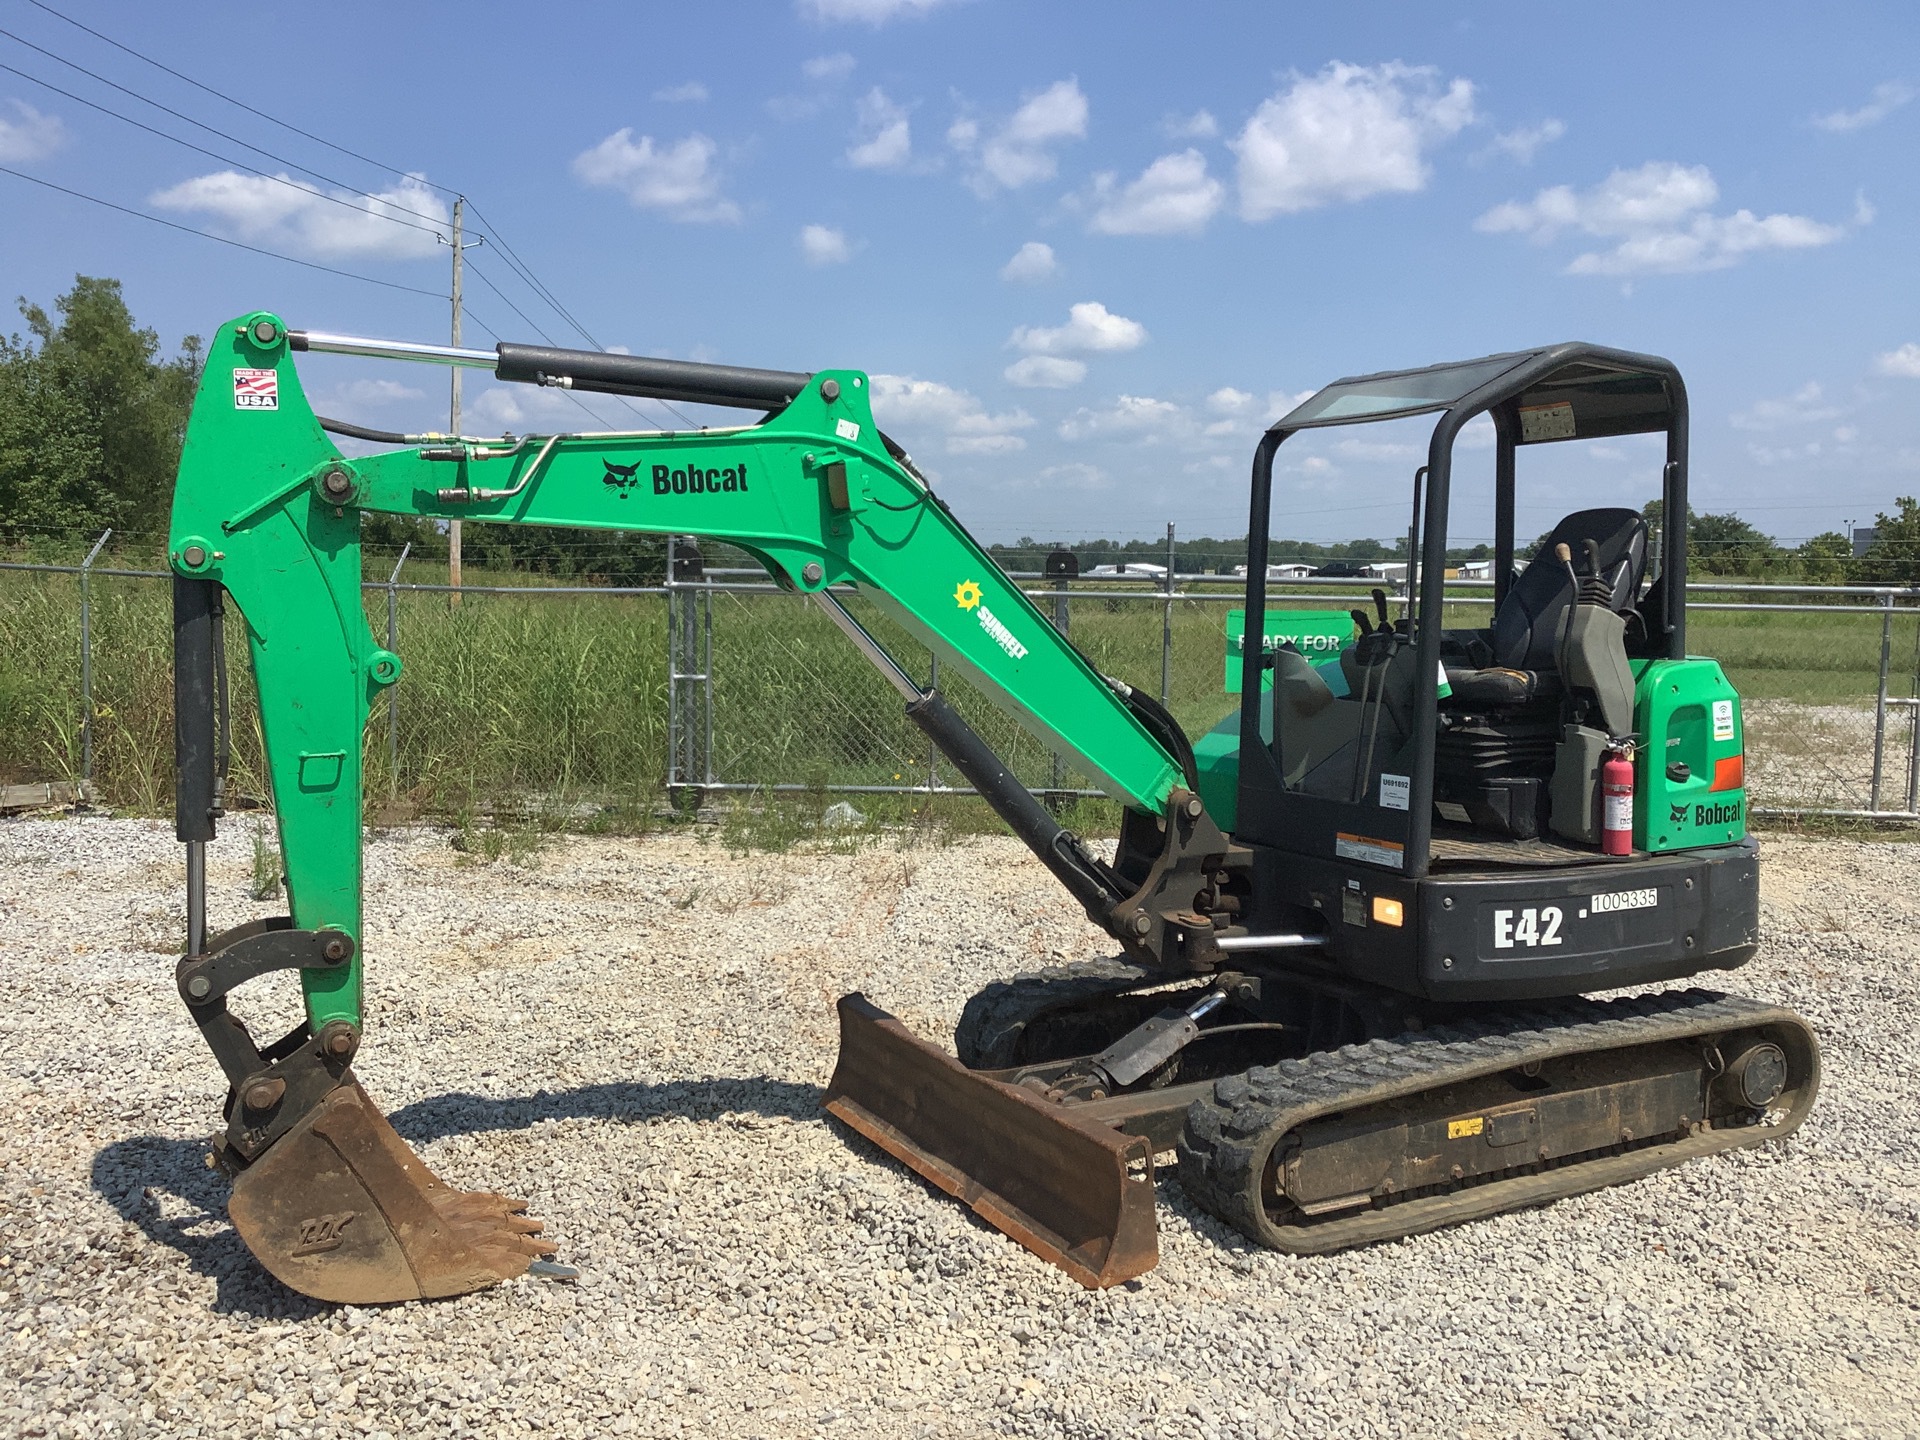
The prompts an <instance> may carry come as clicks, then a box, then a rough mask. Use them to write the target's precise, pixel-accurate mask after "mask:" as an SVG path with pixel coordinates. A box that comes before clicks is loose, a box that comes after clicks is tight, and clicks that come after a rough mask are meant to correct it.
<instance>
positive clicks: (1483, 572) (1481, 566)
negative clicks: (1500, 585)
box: [1460, 560, 1493, 580]
mask: <svg viewBox="0 0 1920 1440" xmlns="http://www.w3.org/2000/svg"><path fill="white" fill-rule="evenodd" d="M1460 578H1461V579H1462V580H1491V579H1492V578H1493V562H1492V561H1491V560H1462V561H1461V562H1460Z"/></svg>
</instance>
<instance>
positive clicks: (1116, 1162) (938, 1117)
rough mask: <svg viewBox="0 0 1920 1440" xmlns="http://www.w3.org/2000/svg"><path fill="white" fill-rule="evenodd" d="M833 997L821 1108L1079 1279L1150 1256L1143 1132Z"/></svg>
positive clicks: (1100, 1276) (1115, 1276)
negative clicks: (970, 1064) (1104, 1120)
mask: <svg viewBox="0 0 1920 1440" xmlns="http://www.w3.org/2000/svg"><path fill="white" fill-rule="evenodd" d="M839 1008H840V1059H839V1063H838V1064H837V1065H836V1066H835V1068H834V1072H833V1080H832V1082H831V1083H830V1084H829V1085H828V1087H827V1110H828V1111H829V1112H830V1113H831V1114H833V1115H835V1116H837V1117H838V1118H840V1119H841V1120H844V1121H845V1122H846V1123H847V1124H849V1125H851V1126H852V1127H853V1128H854V1129H856V1130H858V1131H859V1132H860V1133H861V1134H862V1135H865V1136H866V1137H867V1138H868V1139H869V1140H871V1141H873V1142H874V1143H875V1144H876V1145H878V1146H879V1147H880V1148H881V1149H883V1150H885V1151H886V1152H887V1153H888V1154H890V1155H892V1156H893V1157H894V1158H895V1159H897V1160H900V1161H902V1162H903V1163H905V1164H906V1165H908V1166H909V1167H910V1168H912V1169H913V1170H915V1171H916V1172H918V1173H919V1174H920V1175H922V1176H923V1177H925V1178H926V1179H928V1180H931V1181H932V1182H933V1183H934V1184H935V1185H938V1186H939V1187H940V1188H941V1189H942V1190H944V1191H946V1192H947V1193H948V1194H949V1195H953V1196H955V1197H957V1198H958V1199H960V1200H963V1201H965V1202H966V1203H967V1204H968V1205H969V1206H971V1207H972V1208H973V1210H974V1212H975V1213H976V1214H978V1215H979V1216H980V1217H981V1218H982V1219H983V1220H985V1221H986V1222H987V1223H988V1224H990V1225H992V1226H993V1227H994V1228H995V1229H997V1230H999V1231H1001V1232H1002V1233H1004V1234H1006V1235H1009V1236H1011V1237H1012V1238H1013V1239H1015V1240H1018V1241H1019V1242H1020V1243H1021V1244H1022V1245H1024V1246H1026V1247H1027V1249H1029V1250H1031V1251H1033V1253H1034V1254H1036V1255H1038V1256H1040V1257H1041V1258H1042V1259H1045V1260H1051V1261H1052V1262H1053V1263H1054V1264H1055V1265H1058V1266H1059V1267H1060V1268H1061V1269H1062V1270H1064V1271H1066V1272H1067V1273H1068V1274H1069V1275H1071V1276H1072V1277H1073V1278H1074V1279H1076V1280H1078V1281H1079V1282H1080V1283H1081V1284H1082V1285H1085V1286H1087V1287H1088V1288H1089V1289H1099V1288H1103V1287H1105V1286H1108V1285H1118V1284H1120V1283H1121V1282H1122V1281H1125V1280H1131V1279H1133V1278H1134V1277H1135V1276H1136V1275H1143V1274H1145V1273H1146V1272H1147V1271H1149V1270H1151V1269H1152V1268H1153V1267H1154V1266H1155V1264H1157V1263H1158V1262H1159V1258H1160V1254H1159V1235H1158V1231H1157V1227H1156V1223H1155V1217H1154V1198H1153V1155H1152V1149H1151V1147H1150V1145H1149V1144H1148V1142H1147V1141H1146V1140H1145V1139H1143V1138H1141V1137H1139V1136H1135V1135H1125V1134H1122V1133H1121V1132H1120V1131H1118V1130H1115V1129H1113V1128H1111V1127H1110V1126H1106V1125H1101V1124H1098V1123H1093V1122H1088V1121H1082V1120H1079V1119H1077V1118H1076V1117H1075V1116H1074V1115H1073V1114H1072V1113H1071V1112H1070V1111H1068V1110H1066V1109H1064V1108H1063V1107H1061V1106H1059V1105H1055V1104H1050V1103H1048V1102H1047V1101H1046V1100H1043V1099H1042V1098H1040V1097H1039V1096H1038V1095H1035V1094H1034V1093H1032V1092H1031V1091H1029V1090H1025V1089H1023V1088H1021V1087H1020V1086H1017V1085H1007V1084H1002V1083H1001V1082H1000V1081H997V1080H992V1079H989V1078H987V1077H986V1076H984V1075H979V1074H976V1073H975V1072H973V1071H971V1070H969V1069H967V1068H966V1067H965V1066H964V1065H962V1064H961V1063H960V1062H959V1061H958V1060H955V1059H954V1058H953V1057H952V1056H951V1055H948V1054H946V1053H945V1052H944V1051H942V1050H939V1049H937V1048H936V1047H934V1046H932V1045H929V1044H927V1043H926V1042H925V1041H922V1040H919V1039H916V1038H915V1037H914V1036H913V1035H912V1034H910V1033H909V1032H908V1031H907V1028H906V1027H905V1026H904V1025H902V1024H901V1023H900V1022H899V1021H898V1020H896V1019H894V1018H893V1016H891V1015H889V1014H887V1012H886V1011H884V1010H881V1009H880V1008H878V1007H877V1006H875V1005H873V1004H872V1003H870V1002H869V1001H868V1000H867V998H866V997H865V996H863V995H846V996H843V997H842V998H841V1000H840V1007H839Z"/></svg>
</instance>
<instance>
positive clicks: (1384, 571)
mask: <svg viewBox="0 0 1920 1440" xmlns="http://www.w3.org/2000/svg"><path fill="white" fill-rule="evenodd" d="M1360 573H1361V574H1362V575H1364V576H1366V577H1367V579H1369V580H1404V579H1406V578H1407V562H1406V561H1404V560H1372V561H1369V562H1368V563H1367V565H1366V567H1365V568H1364V569H1362V570H1361V572H1360Z"/></svg>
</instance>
